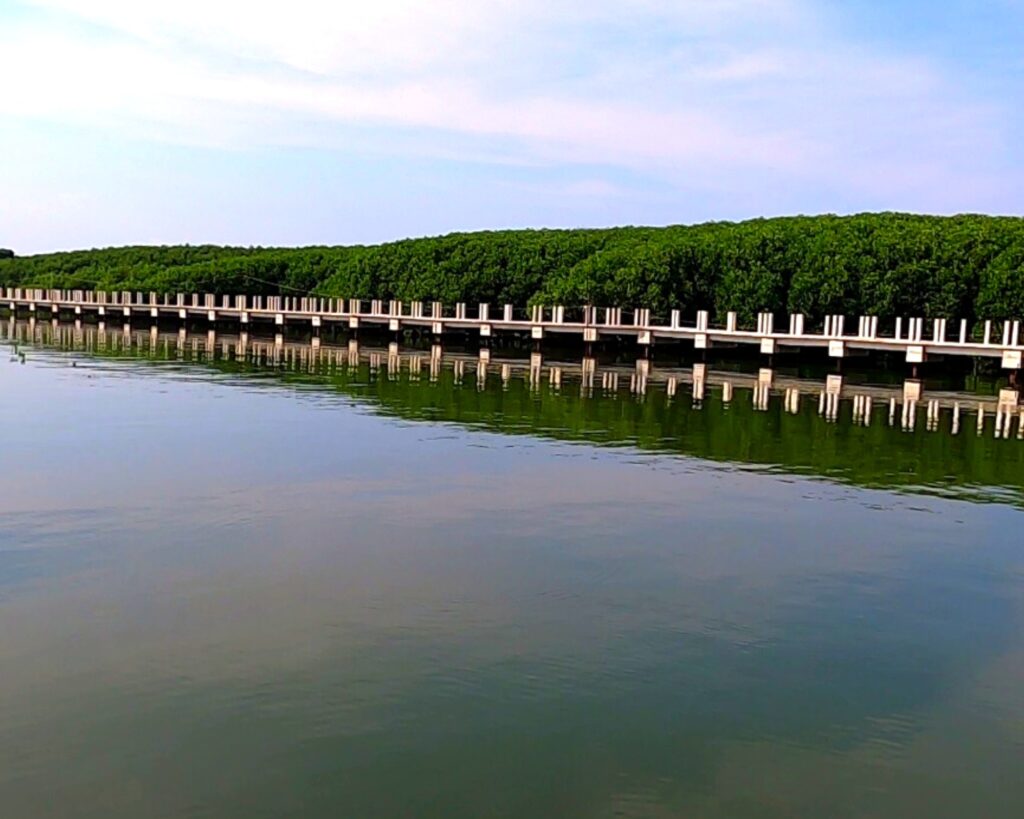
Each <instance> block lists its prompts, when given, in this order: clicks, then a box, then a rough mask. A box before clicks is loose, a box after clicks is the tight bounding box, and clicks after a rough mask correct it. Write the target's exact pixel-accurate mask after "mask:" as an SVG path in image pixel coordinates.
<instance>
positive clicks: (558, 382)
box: [0, 317, 1024, 439]
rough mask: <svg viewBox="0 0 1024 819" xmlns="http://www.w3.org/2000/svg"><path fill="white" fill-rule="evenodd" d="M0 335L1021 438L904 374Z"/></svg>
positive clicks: (991, 410)
mask: <svg viewBox="0 0 1024 819" xmlns="http://www.w3.org/2000/svg"><path fill="white" fill-rule="evenodd" d="M0 339H3V340H6V341H8V342H12V343H16V344H43V345H51V346H55V347H58V348H61V349H67V350H76V351H83V352H87V353H96V354H101V355H102V354H107V355H118V354H122V355H127V354H135V355H145V356H150V357H155V358H162V359H168V360H186V361H187V360H190V359H191V360H197V361H199V360H202V359H204V358H207V359H210V360H216V359H220V360H223V361H239V362H251V363H253V364H256V365H265V366H272V367H275V368H284V369H287V370H289V371H293V372H298V373H308V374H311V375H316V374H329V373H330V372H331V371H337V370H338V369H340V368H347V369H349V370H355V369H358V368H359V367H361V366H363V365H364V364H365V365H367V366H368V368H369V371H370V373H371V374H375V375H381V376H383V377H385V378H389V379H397V378H399V377H402V376H404V377H407V378H408V379H409V380H411V381H417V380H421V379H422V380H428V381H436V380H437V379H438V378H439V376H440V374H441V372H442V370H444V369H448V370H450V371H451V372H452V373H453V377H454V381H455V383H456V384H463V383H465V382H467V381H472V380H475V381H476V383H477V385H478V387H479V388H481V389H483V388H484V387H486V385H487V384H488V381H489V379H500V381H501V382H502V383H503V384H505V385H507V384H508V383H509V381H510V380H511V379H513V378H517V379H522V380H523V381H524V382H525V383H527V384H528V385H529V387H530V388H531V389H534V390H539V389H540V388H541V387H542V386H543V387H545V388H548V389H552V390H556V391H557V390H562V389H563V388H565V389H569V388H574V389H575V388H578V389H579V391H580V394H581V395H582V396H591V395H594V394H595V393H599V394H608V395H617V394H619V393H625V392H628V394H630V395H632V396H635V397H636V398H637V399H643V397H645V396H646V395H647V394H648V392H649V391H651V390H661V391H663V392H664V394H665V395H666V397H667V398H668V399H669V400H680V399H686V398H688V399H689V400H691V401H692V402H693V403H694V405H697V406H699V405H700V404H701V403H702V402H703V401H705V400H706V399H707V398H709V397H711V396H712V394H713V395H714V396H716V397H717V398H720V400H721V401H722V402H723V403H725V404H729V403H730V402H732V401H734V400H736V398H735V395H734V392H735V390H736V389H737V388H739V389H742V390H749V391H750V395H751V402H752V406H753V409H754V410H757V411H767V410H768V409H769V407H770V405H771V402H772V401H773V400H778V399H781V401H782V406H783V408H784V410H785V411H786V412H787V413H790V414H797V413H798V412H800V410H801V406H802V405H804V404H805V402H811V403H812V405H814V406H816V408H817V412H818V413H819V414H820V415H821V416H822V417H823V418H825V419H826V420H828V421H836V420H838V418H839V412H840V406H841V402H844V401H849V402H851V403H852V410H853V411H852V420H853V422H854V423H856V424H859V425H863V426H869V425H871V424H872V423H885V424H888V425H889V426H892V427H897V428H900V429H903V430H907V431H909V430H914V429H916V428H917V427H918V424H919V423H920V422H921V420H922V419H923V422H924V425H925V429H927V430H929V431H939V430H940V429H941V430H945V431H947V432H949V433H951V434H953V435H956V434H959V433H960V431H961V430H962V429H963V428H965V427H969V428H971V429H973V430H974V431H976V432H977V434H979V435H981V434H985V433H986V432H988V433H990V434H992V435H994V437H996V438H1010V437H1016V438H1019V439H1024V407H1020V406H1019V403H1018V400H1019V396H1018V393H1017V391H1016V390H1008V389H1004V390H1001V391H1000V392H999V394H998V395H995V396H979V395H975V394H971V393H966V392H957V391H951V390H928V391H926V390H925V389H924V386H923V383H922V382H921V381H919V380H916V379H910V380H906V381H904V382H903V384H902V385H901V386H899V387H884V386H867V385H862V384H851V383H848V382H847V380H846V379H844V378H843V376H841V375H829V376H827V377H826V379H825V380H824V382H822V381H821V380H813V379H807V378H797V377H790V376H785V375H781V374H779V373H776V372H775V371H773V370H772V369H768V368H761V369H760V370H758V372H757V373H739V372H732V371H721V370H714V369H711V368H709V367H708V366H707V365H706V364H701V363H698V364H694V365H692V366H690V367H667V366H661V365H658V366H655V365H654V364H653V363H652V362H651V361H650V360H649V359H647V358H640V359H638V360H637V361H636V362H635V364H634V365H633V366H624V365H621V364H603V363H600V364H599V362H598V360H597V359H596V358H593V357H590V356H585V357H583V358H582V359H581V360H580V361H576V362H568V361H556V360H545V359H544V357H543V355H542V354H541V353H539V352H534V353H532V354H530V356H529V358H511V357H498V356H496V355H495V354H494V351H492V350H491V349H489V348H481V349H480V350H479V352H478V353H476V354H464V353H457V352H450V351H448V352H446V351H445V350H444V349H443V347H442V345H441V344H438V343H435V344H433V345H431V346H430V348H429V349H415V348H401V347H400V345H399V344H398V343H397V342H393V343H391V344H390V345H388V347H386V348H384V347H372V346H367V345H364V344H361V343H360V342H359V341H358V340H356V339H350V340H348V342H347V343H345V344H332V343H328V342H325V341H323V340H321V339H320V338H319V337H316V336H314V337H312V338H311V339H308V340H306V341H292V340H287V339H285V337H284V336H283V335H282V334H277V335H274V336H257V335H253V334H250V333H248V332H244V331H243V332H240V333H231V334H229V333H219V332H217V331H216V330H212V329H211V330H208V331H207V332H199V333H195V332H188V331H187V330H186V329H185V328H181V329H179V330H178V331H176V332H167V331H161V330H160V329H159V328H158V327H157V326H156V325H154V326H151V327H149V328H146V329H141V328H134V327H132V325H131V324H124V325H123V326H122V327H119V328H117V329H109V328H108V327H107V326H106V324H105V323H104V322H100V323H99V324H86V323H83V322H82V321H81V320H76V321H75V322H74V323H69V322H61V321H58V320H57V319H53V320H50V321H41V320H36V319H35V318H30V319H28V320H16V319H15V318H14V317H11V318H10V319H9V320H8V321H7V322H2V323H0Z"/></svg>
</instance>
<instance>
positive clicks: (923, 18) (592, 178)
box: [0, 0, 1024, 253]
mask: <svg viewBox="0 0 1024 819" xmlns="http://www.w3.org/2000/svg"><path fill="white" fill-rule="evenodd" d="M0 76H2V77H3V78H4V81H3V84H2V85H0V88H2V89H3V100H2V103H0V189H2V190H3V192H4V195H3V197H0V247H12V248H14V249H15V250H16V251H18V252H19V253H30V252H39V251H45V250H57V249H70V248H77V247H93V246H105V245H115V244H128V243H145V244H150V243H176V242H191V243H200V242H216V243H237V244H246V245H249V244H261V245H271V244H276V245H296V244H310V243H330V244H334V243H360V242H377V241H384V240H388V239H394V238H399V237H404V236H417V235H425V234H436V233H445V232H449V231H452V230H470V229H480V228H503V227H540V226H558V227H574V226H581V225H611V224H641V223H643V224H671V223H681V222H699V221H707V220H714V219H739V218H747V217H752V216H760V215H776V214H791V213H819V212H839V213H845V212H855V211H861V210H890V209H892V210H911V211H921V212H929V213H953V212H963V211H972V212H979V211H980V212H990V213H1016V214H1020V213H1021V212H1022V211H1024V205H1022V202H1024V194H1022V192H1024V164H1022V161H1024V139H1022V138H1021V135H1022V134H1024V0H974V2H961V0H949V1H947V2H943V1H942V0H933V1H932V2H921V1H920V0H889V2H858V0H846V2H840V0H675V1H674V2H669V0H614V2H613V0H475V2H469V1H468V0H461V1H460V2H455V0H431V2H414V1H413V0H373V2H364V3H352V2H348V1H347V0H339V1H338V2H330V3H328V2H315V1H314V0H290V2H288V3H281V2H276V3H267V2H262V1H261V0H252V2H248V3H241V2H222V1H221V0H174V2H169V1H168V0H146V2H139V0H22V1H21V2H12V0H0Z"/></svg>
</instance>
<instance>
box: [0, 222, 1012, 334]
mask: <svg viewBox="0 0 1024 819" xmlns="http://www.w3.org/2000/svg"><path fill="white" fill-rule="evenodd" d="M0 284H2V285H7V286H11V285H14V286H36V287H61V288H68V289H70V288H88V289H91V288H96V289H106V290H138V291H143V292H147V291H151V290H153V291H157V292H207V293H217V294H219V293H242V292H244V293H254V294H255V293H262V294H283V295H299V294H306V293H312V294H316V295H322V296H344V297H362V298H367V297H371V296H372V297H376V298H384V299H387V298H398V299H403V300H412V299H424V300H432V299H437V300H440V301H445V302H455V301H464V302H468V303H475V302H490V303H492V304H504V303H513V304H516V305H525V304H527V303H548V304H554V303H560V304H566V305H581V304H586V303H590V304H598V305H616V306H622V307H650V308H652V309H653V310H654V311H655V312H656V313H661V314H665V313H667V311H668V310H671V309H680V310H682V311H683V313H684V315H686V316H692V315H693V314H694V313H695V312H696V311H697V310H699V309H714V310H715V312H716V313H717V315H718V317H719V318H721V317H722V316H723V314H724V313H725V312H727V311H729V310H735V311H736V312H737V313H738V314H739V315H740V317H741V319H742V320H744V321H750V320H751V319H752V318H753V316H754V314H756V313H758V312H760V311H763V310H769V311H772V312H776V313H780V314H781V313H785V312H802V313H805V314H806V315H808V316H809V317H810V318H811V319H812V320H813V319H816V318H819V317H821V316H823V315H825V314H828V313H845V314H847V315H858V314H874V315H883V316H897V315H902V316H923V317H943V316H945V317H947V318H967V319H975V318H980V317H991V318H1007V317H1017V316H1022V315H1024V219H1020V218H1014V217H991V216H973V215H968V216H954V217H935V216H914V215H909V214H900V213H879V214H860V215H856V216H847V217H838V216H814V217H802V216H801V217H787V218H778V219H755V220H751V221H747V222H740V223H722V222H717V223H708V224H703V225H692V226H673V227H666V228H636V227H624V228H609V229H605V230H518V231H495V232H480V233H459V234H451V235H448V236H441V237H431V238H424V239H408V240H404V241H400V242H392V243H389V244H384V245H377V246H372V247H361V246H356V247H309V248H295V249H280V248H238V247H215V246H210V245H203V246H196V247H193V246H181V247H125V248H109V249H104V250H86V251H76V252H72V253H53V254H47V255H40V256H27V257H14V256H13V254H6V253H0Z"/></svg>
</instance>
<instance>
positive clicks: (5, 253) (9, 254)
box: [0, 247, 14, 259]
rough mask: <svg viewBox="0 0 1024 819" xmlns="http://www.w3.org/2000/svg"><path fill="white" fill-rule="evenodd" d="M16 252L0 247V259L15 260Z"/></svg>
mask: <svg viewBox="0 0 1024 819" xmlns="http://www.w3.org/2000/svg"><path fill="white" fill-rule="evenodd" d="M13 258H14V251H13V250H10V249H9V248H6V247H0V259H13Z"/></svg>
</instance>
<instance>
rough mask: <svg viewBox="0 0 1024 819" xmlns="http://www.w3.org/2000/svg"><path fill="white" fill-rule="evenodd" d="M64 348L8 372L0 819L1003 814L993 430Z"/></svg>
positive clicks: (1023, 790) (1021, 455)
mask: <svg viewBox="0 0 1024 819" xmlns="http://www.w3.org/2000/svg"><path fill="white" fill-rule="evenodd" d="M5 326H6V325H5ZM117 336H120V334H119V333H118V334H117ZM62 338H63V339H64V341H63V342H62V344H63V348H62V349H58V348H57V347H55V346H50V345H47V344H34V345H31V346H29V347H23V346H22V347H19V350H20V351H21V352H24V353H25V359H24V361H23V362H22V361H21V360H20V359H19V358H18V357H17V355H14V356H11V355H10V353H11V351H12V349H13V348H12V347H10V346H6V347H2V346H0V354H2V355H0V425H2V426H0V428H2V429H3V430H4V434H3V438H2V441H3V461H2V463H3V468H2V470H0V513H2V514H0V662H2V669H3V671H2V673H0V805H2V806H3V811H2V815H3V816H5V817H7V816H10V817H15V818H16V819H22V817H26V818H27V819H31V818H32V817H62V819H63V817H72V818H75V817H105V819H121V817H125V818H127V817H133V819H136V818H137V817H246V819H250V818H251V817H290V816H332V817H333V816H352V817H412V816H416V817H444V818H445V819H458V818H459V817H484V816H488V817H546V816H552V817H554V816H558V817H613V816H626V817H669V816H673V817H674V816H686V817H791V816H835V817H869V816H870V817H901V818H902V817H907V816H918V815H919V816H929V817H945V816H949V817H963V816H985V817H996V818H998V817H1011V816H1012V817H1016V816H1019V815H1020V805H1021V804H1024V777H1022V776H1021V769H1022V761H1021V760H1022V759H1024V696H1022V695H1021V693H1020V692H1021V684H1022V683H1024V638H1022V636H1021V635H1022V634H1024V629H1022V624H1024V623H1022V621H1024V609H1022V603H1024V559H1022V558H1024V536H1022V532H1024V528H1022V522H1024V517H1022V512H1021V506H1022V504H1021V500H1022V498H1024V490H1022V487H1024V442H1021V441H1019V440H1017V439H1016V437H1015V436H1016V427H1015V426H1014V427H1013V428H1012V433H1013V434H1012V435H1011V438H1010V439H1009V440H1002V439H996V438H995V437H994V435H993V432H992V422H991V420H990V421H989V422H988V426H987V427H985V428H984V431H983V433H982V434H981V435H980V436H979V435H978V434H977V433H976V431H975V417H974V416H973V415H965V416H964V419H963V428H962V429H961V430H960V431H959V432H958V434H957V435H953V434H952V430H951V411H950V410H948V409H946V410H943V414H942V416H941V418H940V423H939V426H940V429H939V430H938V431H934V432H932V431H928V429H927V428H926V424H925V419H924V417H923V416H922V417H920V418H919V419H918V421H917V424H916V426H915V428H914V431H910V432H903V431H901V429H900V424H899V423H897V424H896V425H894V426H889V424H888V421H887V414H888V410H887V409H886V408H885V407H883V406H881V405H878V406H877V407H876V413H875V415H874V417H873V418H872V420H871V424H870V425H869V426H866V427H865V426H863V424H855V423H853V422H852V420H851V418H850V413H851V408H850V407H849V405H848V402H844V403H843V404H842V405H841V406H840V408H839V413H838V419H837V421H836V422H835V423H830V422H829V421H828V420H826V419H825V418H823V417H822V416H821V415H819V414H818V396H817V395H816V394H814V393H812V392H811V391H810V390H809V389H807V390H804V392H803V394H802V397H801V403H800V405H799V408H798V410H797V412H796V413H789V412H786V411H785V410H784V409H783V406H782V403H783V402H782V398H781V397H780V396H778V395H775V396H773V397H772V398H771V401H770V403H769V407H768V410H767V411H766V412H756V411H754V409H753V401H752V393H751V391H750V390H748V389H747V388H745V387H744V386H742V383H744V382H741V381H740V380H737V386H736V388H735V390H734V394H733V396H732V400H731V401H729V402H724V401H723V396H722V389H721V387H720V386H715V385H712V386H711V388H710V389H709V391H708V394H707V396H706V398H705V400H704V401H703V402H702V404H701V406H699V407H697V408H695V407H694V406H693V402H692V400H691V399H690V396H689V393H688V392H686V390H688V389H689V386H686V388H685V389H684V387H683V385H680V387H679V392H678V393H677V395H676V397H675V398H674V399H671V400H670V399H669V398H668V396H667V395H666V393H665V387H664V385H663V384H655V383H653V381H652V385H651V386H650V388H649V389H648V390H646V391H645V392H644V394H637V393H635V392H634V393H631V392H630V386H629V379H628V376H626V375H623V378H622V380H621V381H620V384H619V388H618V389H614V390H613V389H611V388H610V387H609V388H608V389H602V388H601V387H600V374H599V375H598V386H597V387H596V388H595V389H594V390H593V391H592V394H590V395H585V396H581V389H580V383H579V381H578V380H577V379H576V378H575V377H573V376H571V374H570V373H568V371H567V372H566V374H565V377H564V379H563V380H562V381H561V383H560V384H555V385H552V383H551V376H550V372H549V371H548V370H544V371H543V373H542V376H543V377H542V378H541V379H540V381H539V382H538V383H534V384H533V385H532V386H531V383H530V375H529V367H528V363H526V364H525V365H524V367H523V368H521V369H516V370H513V372H512V373H511V375H510V377H509V378H508V379H503V378H502V377H501V375H502V374H501V367H500V365H498V364H492V366H491V369H490V370H489V371H488V374H487V376H486V378H485V379H484V381H483V382H482V384H481V382H480V381H478V379H477V375H476V373H475V372H474V370H473V367H472V366H471V365H463V366H461V367H460V366H458V365H457V362H455V361H453V360H445V361H443V362H441V364H439V365H435V367H436V369H435V373H434V379H433V380H432V375H431V365H430V360H429V353H428V354H426V355H425V356H424V358H423V360H422V361H421V362H420V363H419V364H412V365H411V364H410V359H409V358H403V359H401V360H400V361H399V367H398V368H397V369H396V370H394V371H393V372H392V373H391V374H389V373H388V356H387V354H386V351H385V352H384V354H383V355H382V356H379V357H378V358H377V359H375V360H374V361H373V362H371V361H370V360H369V356H368V355H367V354H366V352H365V351H363V354H362V355H360V356H359V357H358V363H355V360H354V361H353V363H354V364H355V366H349V365H348V363H347V351H341V353H340V354H339V356H338V357H335V358H333V359H331V360H329V361H328V362H327V363H320V364H315V363H311V362H310V360H309V358H305V359H304V358H302V357H301V356H297V355H290V354H288V350H289V348H287V347H286V350H285V355H284V356H283V360H282V363H278V364H277V365H274V364H273V363H270V364H268V363H265V360H264V357H263V355H264V353H265V351H264V353H261V354H260V357H259V360H258V361H254V360H252V359H251V358H250V359H246V360H242V361H239V360H237V357H236V353H237V350H231V351H230V353H231V354H230V355H229V356H227V357H224V356H222V355H221V354H220V353H219V352H217V353H215V354H214V355H213V356H207V355H205V354H204V353H203V351H202V348H201V345H202V342H200V348H199V350H198V352H197V353H196V354H192V353H191V344H190V342H191V339H190V340H189V344H186V345H185V347H184V350H185V352H184V354H183V355H179V353H178V352H177V348H176V346H175V343H174V341H173V339H174V338H175V336H174V335H171V336H169V338H170V339H171V341H170V342H169V344H163V343H162V342H163V341H166V340H167V339H165V338H164V337H163V336H161V338H160V339H159V340H158V341H160V342H161V343H157V344H153V345H152V346H150V347H147V345H146V344H145V343H142V349H141V350H140V349H139V345H138V344H131V345H129V346H128V347H125V346H124V345H123V343H121V344H120V346H119V343H118V342H114V343H108V342H104V344H103V345H99V346H101V349H97V346H98V345H97V344H96V340H95V338H94V339H93V340H92V342H91V347H92V349H91V350H90V351H89V352H81V351H76V349H75V348H76V347H80V346H81V344H76V343H75V341H74V339H73V338H70V337H62ZM115 338H116V336H115ZM202 338H205V335H204V336H203V337H202ZM139 339H145V335H144V334H143V335H140V336H139ZM271 346H272V345H271ZM292 352H293V353H294V350H293V351H292ZM321 353H323V351H321ZM328 358H329V356H328ZM165 359H170V360H165ZM371 363H372V365H373V366H372V368H371ZM417 366H418V367H421V370H420V371H419V372H417V371H416V367H417ZM410 367H411V368H412V369H413V372H412V373H410ZM582 392H586V391H585V390H582Z"/></svg>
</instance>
